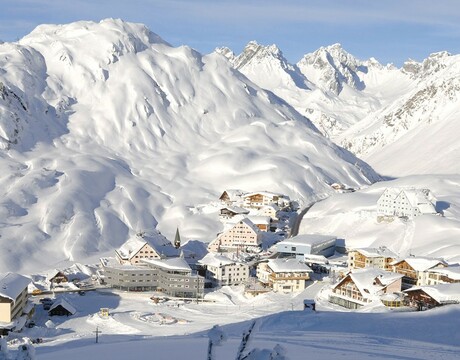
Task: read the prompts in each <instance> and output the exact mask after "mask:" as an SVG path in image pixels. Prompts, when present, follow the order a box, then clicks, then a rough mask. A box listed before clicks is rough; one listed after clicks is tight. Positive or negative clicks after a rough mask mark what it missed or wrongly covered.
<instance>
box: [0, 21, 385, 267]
mask: <svg viewBox="0 0 460 360" xmlns="http://www.w3.org/2000/svg"><path fill="white" fill-rule="evenodd" d="M0 53H1V54H2V56H1V57H0V69H1V70H0V81H1V82H2V84H3V85H2V89H7V90H2V91H3V92H2V94H8V95H4V96H3V97H1V98H0V99H1V101H2V102H1V104H0V105H1V109H2V113H1V114H2V115H1V116H0V129H1V130H2V133H1V134H8V136H3V135H2V136H3V138H4V141H3V144H4V146H3V151H2V152H1V153H0V170H1V172H0V174H2V175H1V176H0V188H1V189H2V190H1V192H2V193H1V195H2V201H1V202H0V236H1V237H0V244H1V247H2V250H4V251H2V255H1V260H2V261H1V266H0V271H2V270H6V269H9V270H18V269H22V270H28V269H36V268H40V267H46V268H49V267H50V264H51V263H53V262H58V261H62V260H64V259H70V260H81V259H86V260H88V256H94V257H98V256H99V255H101V254H104V253H110V252H111V251H112V250H113V248H114V247H118V246H120V245H121V243H123V242H124V241H125V240H126V239H127V238H129V236H132V235H133V234H135V233H137V232H139V231H145V230H149V229H152V228H154V227H156V226H157V224H158V225H159V228H160V230H162V231H163V232H164V233H165V234H166V235H167V236H169V237H172V235H173V233H174V231H175V229H176V227H177V226H179V227H180V229H181V234H182V236H183V237H184V238H198V239H201V240H211V239H213V238H214V236H215V233H216V232H218V231H220V230H221V229H220V227H219V222H218V221H217V218H216V215H215V214H204V213H198V214H196V211H195V210H194V209H192V208H193V207H194V206H196V205H197V204H200V203H208V202H210V201H213V200H215V199H217V197H218V195H219V193H220V192H222V191H223V190H224V189H226V188H243V189H246V190H271V191H278V192H283V193H287V194H288V195H290V196H291V197H293V198H299V199H301V201H310V200H311V199H315V198H317V197H321V196H323V195H324V194H325V193H327V192H330V191H331V189H330V186H329V184H331V183H333V182H340V183H344V184H347V185H350V186H361V185H364V184H369V183H370V182H372V181H375V180H377V179H378V178H379V177H378V176H377V175H376V174H375V173H374V172H373V170H372V169H371V168H370V167H369V166H367V165H366V164H365V163H363V162H362V161H360V160H358V159H357V158H356V157H355V156H353V155H352V154H351V153H349V152H347V151H346V150H344V149H342V148H340V147H337V146H336V145H334V144H333V143H331V142H330V141H328V140H327V139H325V138H324V137H323V136H321V134H319V133H318V132H317V130H316V128H315V127H314V126H313V125H312V124H311V123H310V121H308V120H307V119H306V118H304V117H303V116H301V115H300V114H298V113H297V112H296V111H295V110H294V109H293V108H291V107H290V106H289V105H288V104H287V103H285V102H284V101H283V100H281V99H280V98H278V97H276V96H275V95H273V94H272V93H270V92H267V91H265V90H262V89H260V88H259V87H258V86H256V85H254V84H253V83H251V82H249V81H248V80H247V79H246V78H245V77H244V76H242V75H241V74H240V73H239V72H238V71H236V70H234V69H233V68H232V67H231V66H230V65H229V64H228V62H227V61H226V60H225V59H224V58H223V57H222V56H220V55H217V54H211V55H207V56H202V55H201V54H199V53H197V52H196V51H194V50H193V49H190V48H189V47H179V48H173V47H171V46H170V45H168V44H167V43H166V42H165V41H163V40H162V39H161V38H159V37H158V36H157V35H155V34H153V33H152V32H150V30H148V29H147V28H145V26H143V25H139V24H132V23H126V22H123V21H121V20H111V19H108V20H104V21H101V22H100V23H93V22H77V23H72V24H68V25H42V26H39V27H38V28H36V29H35V30H34V31H33V32H32V33H31V34H30V35H28V36H26V37H24V38H23V39H21V40H20V41H19V43H18V44H7V43H5V44H1V45H0ZM16 53H20V54H21V56H20V57H18V58H17V66H13V67H12V66H10V63H9V60H10V59H11V57H12V56H16V55H14V54H16ZM28 74H34V75H33V76H32V75H31V76H29V75H28ZM12 92H14V94H15V95H16V96H13V95H12ZM4 98H5V99H4ZM21 102H22V103H23V104H25V107H26V109H24V108H22V107H21ZM31 104H32V106H31ZM5 114H6V115H5ZM11 114H13V115H11ZM14 117H17V118H18V120H17V122H18V123H20V124H21V126H18V127H17V128H16V130H17V131H15V130H14V129H13V130H12V132H11V131H10V129H11V127H12V124H13V123H14ZM8 131H10V132H8ZM10 133H12V134H13V135H14V136H11V135H9V134H10Z"/></svg>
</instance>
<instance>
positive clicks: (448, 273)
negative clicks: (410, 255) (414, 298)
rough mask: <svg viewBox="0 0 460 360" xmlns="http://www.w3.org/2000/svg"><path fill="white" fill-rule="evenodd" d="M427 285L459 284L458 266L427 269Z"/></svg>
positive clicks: (459, 267) (459, 266) (459, 270)
mask: <svg viewBox="0 0 460 360" xmlns="http://www.w3.org/2000/svg"><path fill="white" fill-rule="evenodd" d="M426 272H427V276H426V279H427V280H426V284H427V285H438V284H452V283H460V265H455V266H447V267H438V268H433V269H428V270H427V271H426Z"/></svg>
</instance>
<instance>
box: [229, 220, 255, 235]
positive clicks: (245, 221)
mask: <svg viewBox="0 0 460 360" xmlns="http://www.w3.org/2000/svg"><path fill="white" fill-rule="evenodd" d="M239 223H242V224H246V225H247V226H249V228H251V229H252V230H254V232H256V233H259V232H260V229H259V228H258V227H257V226H256V225H255V224H254V223H253V222H252V221H251V219H249V218H244V219H242V220H240V221H239V222H238V224H239ZM235 226H236V225H235Z"/></svg>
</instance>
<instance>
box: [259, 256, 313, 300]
mask: <svg viewBox="0 0 460 360" xmlns="http://www.w3.org/2000/svg"><path fill="white" fill-rule="evenodd" d="M311 272H312V270H311V269H310V267H308V265H306V264H305V263H303V262H300V261H299V260H296V259H271V260H268V262H264V263H260V264H259V265H257V278H258V279H259V281H260V282H262V283H264V284H266V285H269V286H270V287H272V288H273V291H276V292H282V293H292V292H298V291H303V290H305V285H306V281H307V280H309V279H310V273H311Z"/></svg>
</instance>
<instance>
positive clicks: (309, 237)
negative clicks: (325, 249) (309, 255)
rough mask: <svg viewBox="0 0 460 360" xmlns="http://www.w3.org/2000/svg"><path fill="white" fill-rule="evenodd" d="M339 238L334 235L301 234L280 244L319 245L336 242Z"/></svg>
mask: <svg viewBox="0 0 460 360" xmlns="http://www.w3.org/2000/svg"><path fill="white" fill-rule="evenodd" d="M336 239H337V238H336V237H335V236H333V235H321V234H301V235H296V236H293V237H291V238H288V239H285V240H283V241H280V242H279V243H278V244H289V245H312V246H313V245H317V244H322V243H324V242H327V241H330V240H336Z"/></svg>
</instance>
